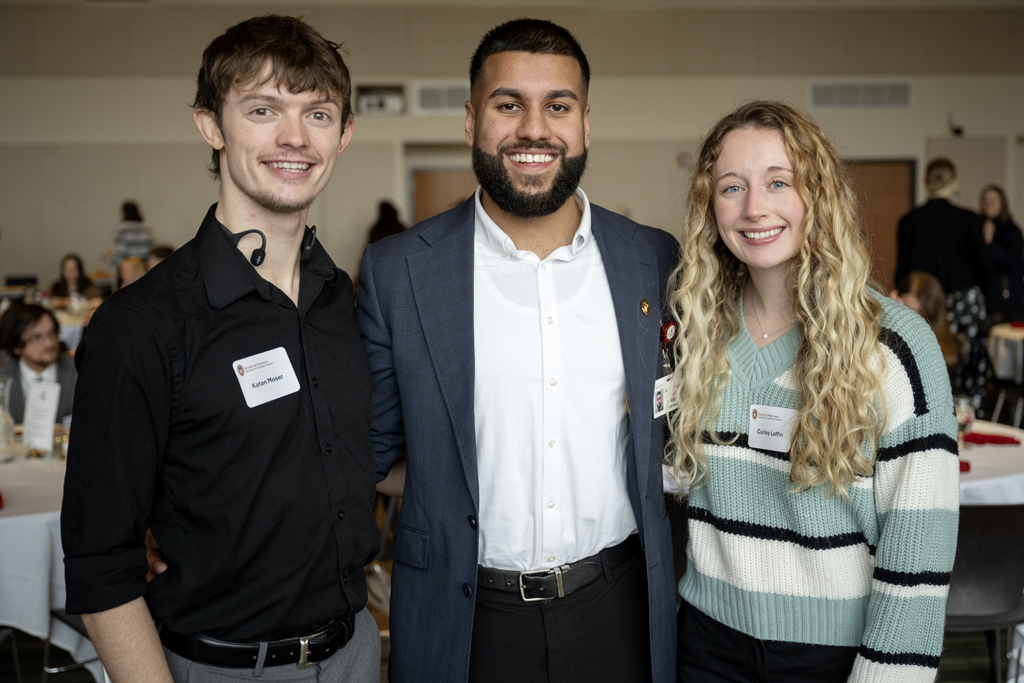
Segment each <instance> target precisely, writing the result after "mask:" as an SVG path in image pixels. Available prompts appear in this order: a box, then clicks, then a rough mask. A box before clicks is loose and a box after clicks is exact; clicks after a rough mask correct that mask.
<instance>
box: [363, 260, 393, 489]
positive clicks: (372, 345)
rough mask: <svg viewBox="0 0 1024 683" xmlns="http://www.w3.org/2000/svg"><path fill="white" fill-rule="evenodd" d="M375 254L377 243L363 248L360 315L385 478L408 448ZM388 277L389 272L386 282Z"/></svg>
mask: <svg viewBox="0 0 1024 683" xmlns="http://www.w3.org/2000/svg"><path fill="white" fill-rule="evenodd" d="M373 257H374V254H373V245H369V246H367V247H366V251H364V252H363V262H362V266H361V267H360V270H359V295H358V297H357V299H356V317H357V319H358V320H359V329H360V331H361V333H362V337H363V346H364V347H365V349H366V355H367V357H368V358H369V360H370V374H371V378H372V381H373V392H372V393H373V416H372V419H371V422H370V442H371V444H372V445H373V454H374V460H375V462H376V468H377V481H381V480H382V479H384V477H386V476H387V475H388V472H390V471H391V467H392V466H393V465H394V464H395V462H396V461H397V460H398V459H399V458H400V457H402V454H403V453H404V452H405V423H404V419H403V415H402V401H401V397H400V396H399V391H398V379H397V377H396V375H395V365H394V354H393V350H392V330H391V327H390V325H389V323H388V320H386V318H385V315H384V311H383V309H382V307H381V299H380V297H381V292H379V291H378V288H377V287H378V273H377V272H376V271H375V267H376V264H375V263H374V258H373ZM387 281H388V278H387V276H386V275H385V276H384V277H383V278H382V282H385V283H386V282H387ZM385 294H386V292H385Z"/></svg>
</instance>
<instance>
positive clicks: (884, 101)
mask: <svg viewBox="0 0 1024 683" xmlns="http://www.w3.org/2000/svg"><path fill="white" fill-rule="evenodd" d="M811 106H812V107H814V108H816V109H892V108H907V107H909V106H910V83H907V82H906V81H864V82H857V81H837V82H831V83H812V84H811Z"/></svg>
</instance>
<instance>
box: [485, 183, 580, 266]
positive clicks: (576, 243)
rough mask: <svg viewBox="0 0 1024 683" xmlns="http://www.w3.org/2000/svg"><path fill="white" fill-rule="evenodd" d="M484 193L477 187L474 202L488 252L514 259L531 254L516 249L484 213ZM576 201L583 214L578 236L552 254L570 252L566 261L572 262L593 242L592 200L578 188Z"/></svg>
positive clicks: (503, 232)
mask: <svg viewBox="0 0 1024 683" xmlns="http://www.w3.org/2000/svg"><path fill="white" fill-rule="evenodd" d="M482 192H483V188H482V187H480V186H477V188H476V192H475V193H474V194H473V202H474V204H475V206H476V235H477V238H478V239H480V240H481V241H482V242H483V244H484V246H485V247H487V249H488V250H490V251H492V252H494V253H495V254H497V255H499V256H504V255H506V254H508V255H509V256H510V257H512V258H522V257H523V256H524V255H526V254H528V253H530V252H527V251H520V250H518V249H516V245H515V244H514V243H513V242H512V238H511V237H509V236H508V235H507V234H506V233H505V231H504V230H502V229H501V228H500V227H498V224H497V223H495V222H494V221H493V220H492V219H491V217H490V216H488V215H487V212H486V211H484V206H483V204H482V203H481V202H480V194H481V193H482ZM573 197H574V199H575V200H576V206H578V207H579V208H580V211H582V212H583V217H582V218H581V219H580V227H579V228H577V229H576V234H575V235H573V238H572V243H571V244H570V245H568V246H567V247H561V248H559V249H556V250H555V251H554V252H552V256H555V254H556V253H558V252H560V251H562V249H568V250H569V255H568V256H569V257H568V258H567V259H565V260H571V259H572V257H574V256H576V254H578V253H579V252H580V250H581V249H583V247H585V246H586V245H587V243H588V242H589V241H590V240H591V236H592V234H593V233H592V231H591V220H590V200H589V199H587V195H586V193H585V192H584V191H583V188H580V187H577V188H576V193H575V194H574V195H573ZM549 258H550V257H549Z"/></svg>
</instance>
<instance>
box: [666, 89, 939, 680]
mask: <svg viewBox="0 0 1024 683" xmlns="http://www.w3.org/2000/svg"><path fill="white" fill-rule="evenodd" d="M696 164H697V165H696V168H695V171H694V174H693V179H692V184H691V187H690V195H689V199H688V204H687V212H686V218H685V224H684V226H683V234H682V249H683V254H682V259H681V263H682V264H684V265H683V266H681V267H680V268H679V269H678V270H677V272H676V273H675V284H674V291H673V292H672V293H671V305H672V308H673V312H674V315H675V316H676V317H677V319H678V321H679V323H680V329H681V330H683V332H684V333H683V334H682V335H680V338H679V339H678V340H677V345H676V348H675V358H676V370H675V372H674V375H673V377H672V383H673V387H674V389H675V391H676V395H677V396H679V398H680V402H679V407H678V409H677V410H675V411H674V412H673V413H671V414H670V417H669V422H670V426H671V428H672V441H671V447H670V449H669V456H668V457H669V462H670V464H671V465H672V468H673V470H674V472H675V474H676V477H677V478H678V479H679V480H682V479H687V480H689V481H690V482H691V483H692V488H691V491H690V507H689V530H690V540H689V546H688V548H687V555H688V559H689V566H688V569H687V573H686V575H685V576H684V578H683V580H682V581H681V582H680V585H679V592H680V594H681V596H682V598H683V606H682V608H681V609H680V612H679V617H678V623H679V660H678V669H679V671H678V673H679V680H680V681H684V682H685V683H704V682H708V681H716V682H717V681H768V680H771V681H773V682H775V683H778V682H781V681H816V682H822V681H869V680H870V681H901V682H903V683H914V682H917V681H932V680H933V679H934V678H935V674H936V670H937V667H938V661H939V653H940V650H941V646H942V631H943V621H944V612H945V599H946V592H947V588H948V581H949V572H950V570H951V569H952V566H953V555H954V552H955V546H956V529H957V518H958V510H959V507H958V470H959V468H958V463H957V445H956V420H955V419H954V418H953V405H952V397H951V393H950V389H949V381H948V379H947V375H946V366H945V362H944V361H943V358H942V353H941V352H940V350H939V347H938V344H937V343H936V341H935V337H934V335H933V334H932V332H931V330H930V329H929V327H928V324H927V323H926V322H925V321H924V319H922V318H921V317H920V316H918V315H916V314H915V313H913V312H912V311H910V310H909V309H907V308H905V307H903V306H901V305H899V304H897V303H896V302H894V301H892V300H890V299H888V298H886V297H885V296H883V295H882V294H880V293H879V292H877V291H874V290H873V289H871V288H870V287H869V285H868V279H869V273H870V269H871V261H870V259H869V257H868V252H867V248H866V246H865V243H864V237H863V234H862V228H861V223H860V219H859V217H858V213H857V208H856V200H855V196H854V193H853V191H852V190H851V189H850V187H849V184H848V183H847V181H846V179H845V174H844V171H843V164H842V162H841V161H840V159H839V156H838V155H837V153H836V150H835V148H834V146H833V145H832V143H831V142H830V141H829V140H828V138H827V137H826V136H825V134H824V133H823V132H822V131H821V129H820V128H818V126H816V125H815V124H814V123H813V122H811V121H810V120H808V119H807V118H806V117H805V116H803V115H802V114H800V113H798V112H796V111H795V110H793V109H792V108H790V107H788V106H786V105H783V104H780V103H776V102H754V103H751V104H748V105H745V106H743V107H740V108H739V109H737V110H736V111H734V112H732V113H731V114H729V115H728V116H726V117H725V118H723V119H722V120H721V121H719V122H718V123H717V124H716V125H715V126H714V128H713V129H712V130H711V132H710V133H709V134H708V136H707V138H706V139H705V140H704V142H703V145H702V147H701V150H700V156H699V159H698V160H697V162H696Z"/></svg>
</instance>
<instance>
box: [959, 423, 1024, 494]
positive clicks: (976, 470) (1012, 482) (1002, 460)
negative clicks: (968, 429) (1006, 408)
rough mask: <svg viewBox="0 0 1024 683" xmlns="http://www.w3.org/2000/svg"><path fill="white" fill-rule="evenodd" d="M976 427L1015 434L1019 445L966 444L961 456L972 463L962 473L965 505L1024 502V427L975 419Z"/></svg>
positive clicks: (1005, 434)
mask: <svg viewBox="0 0 1024 683" xmlns="http://www.w3.org/2000/svg"><path fill="white" fill-rule="evenodd" d="M974 431H976V432H980V433H983V434H1000V435H1003V436H1012V437H1013V438H1015V439H1017V440H1019V441H1020V442H1021V443H1020V444H1018V445H1006V446H994V445H984V446H976V445H974V444H965V445H964V447H963V449H962V450H961V451H960V460H962V461H967V462H969V463H970V464H971V471H970V472H961V473H960V504H961V505H1017V504H1024V429H1014V428H1013V427H1010V426H1008V425H1003V424H995V423H992V422H986V421H985V420H975V422H974Z"/></svg>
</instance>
